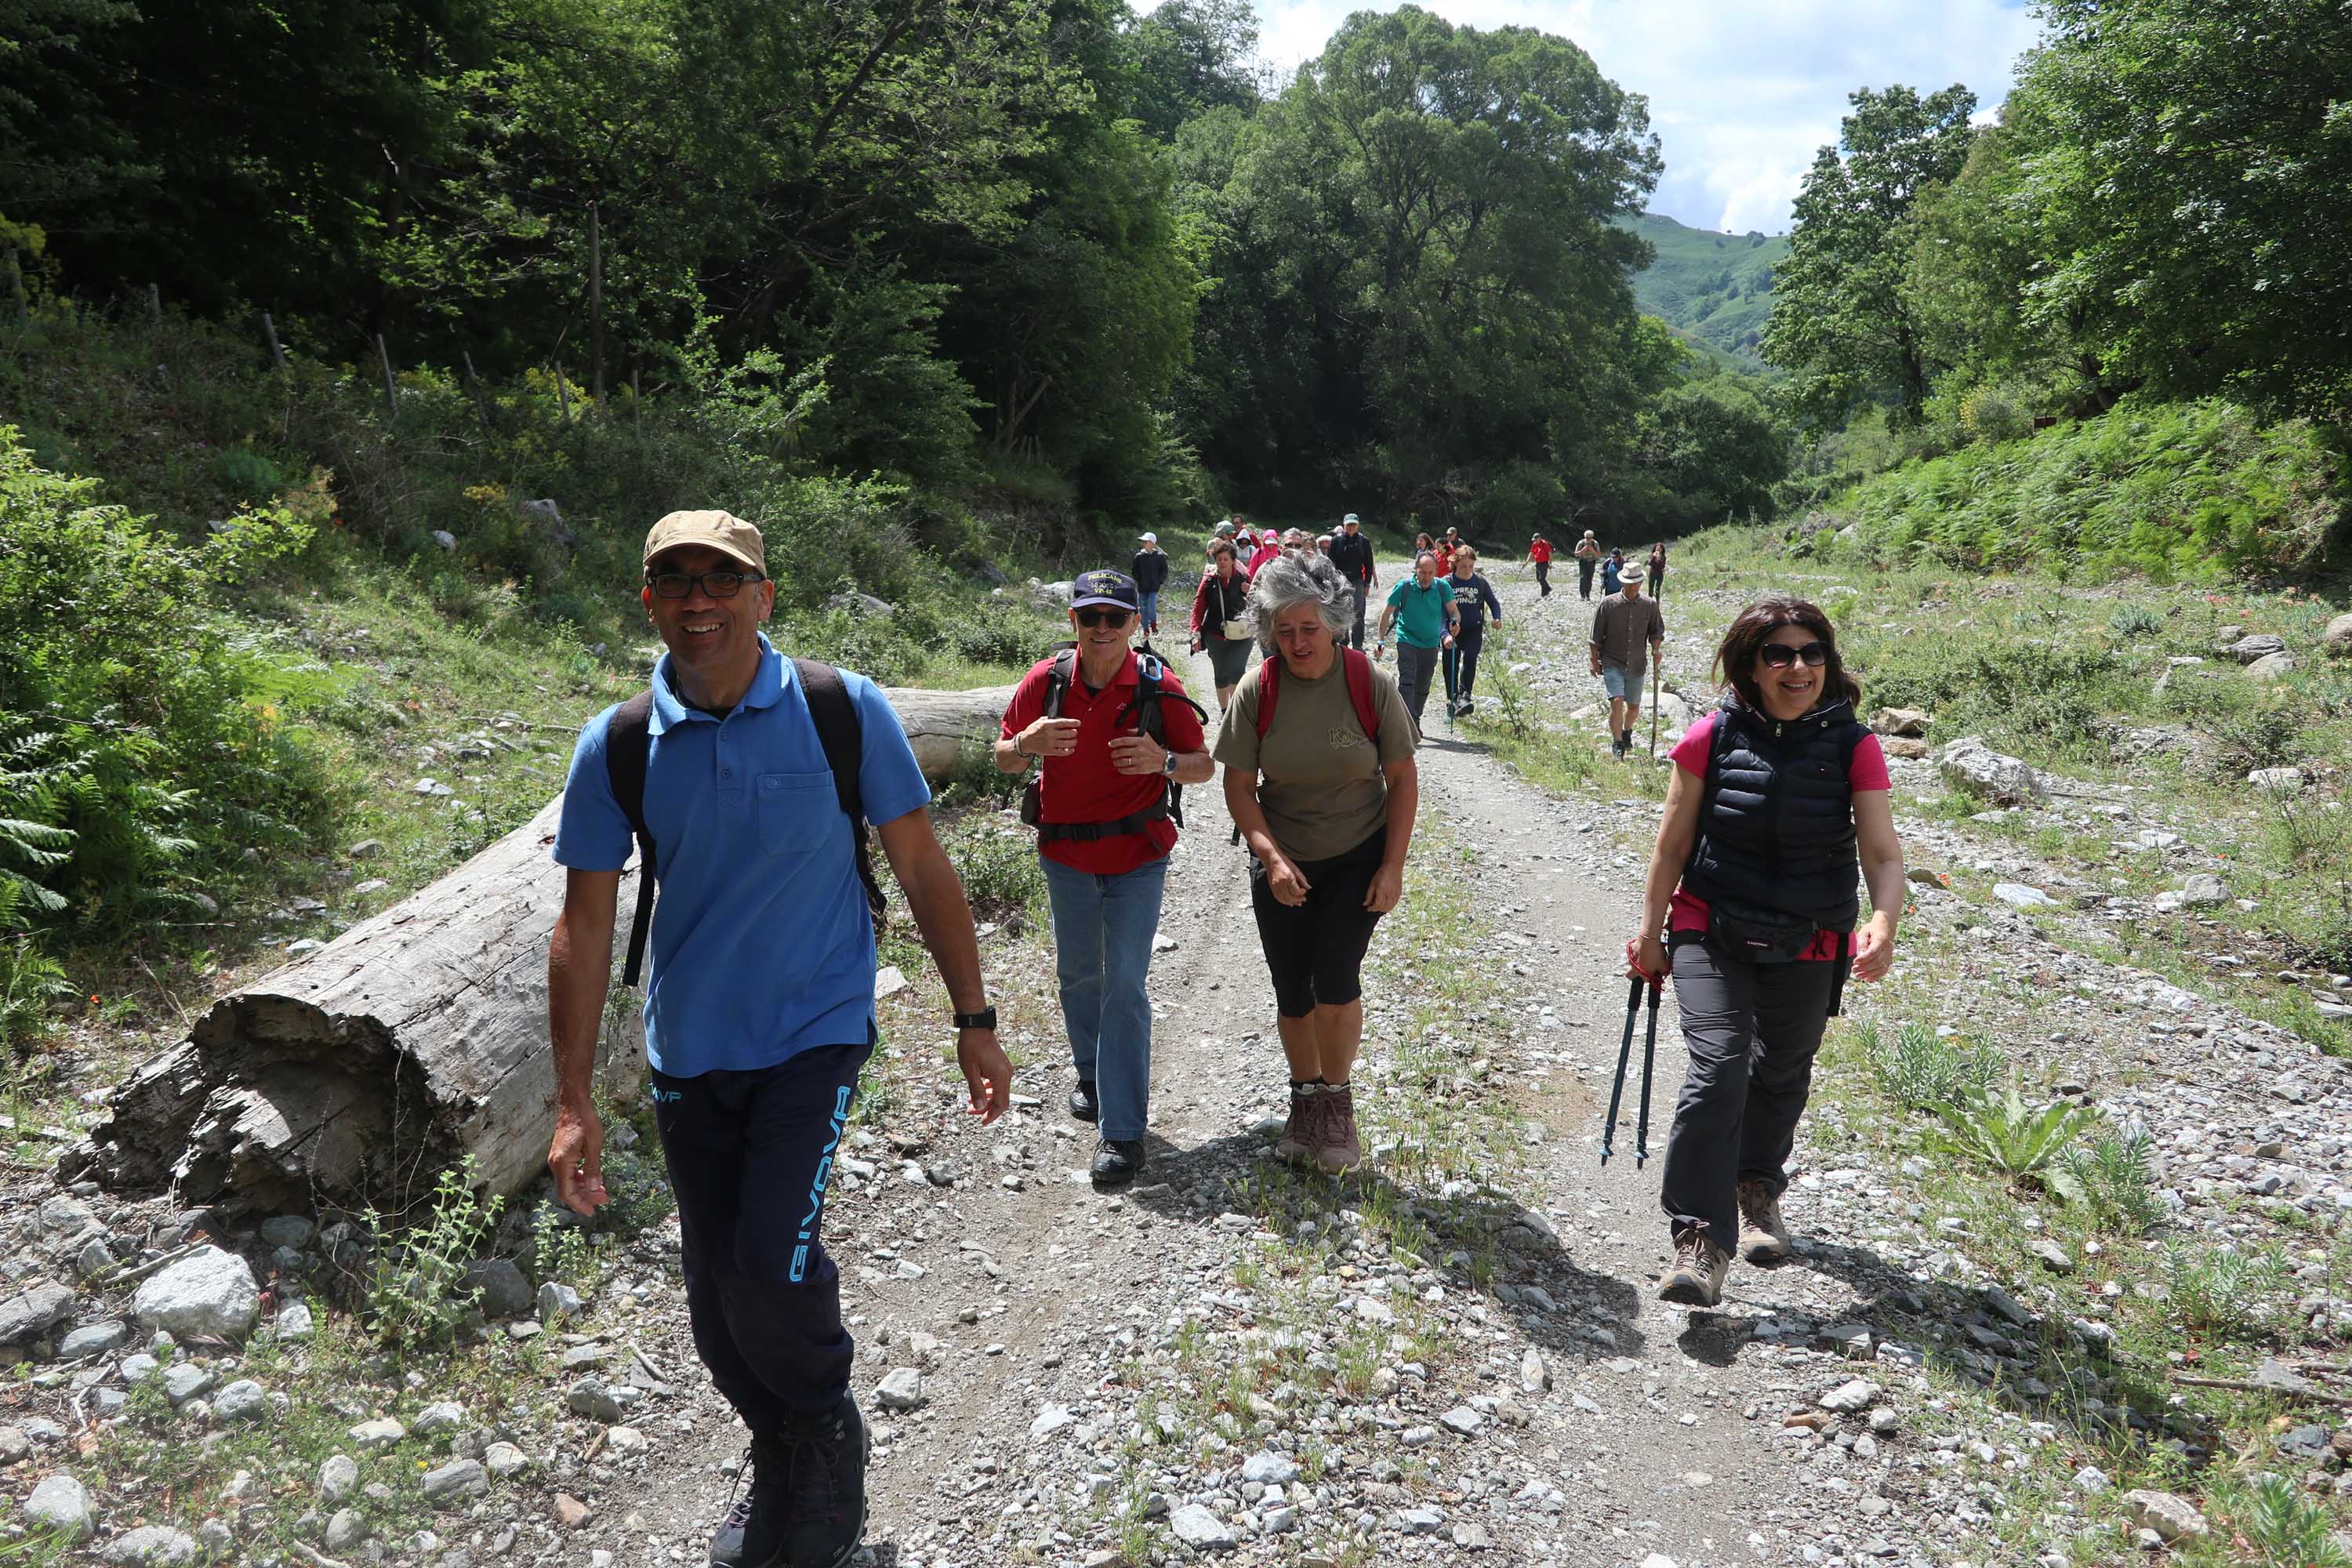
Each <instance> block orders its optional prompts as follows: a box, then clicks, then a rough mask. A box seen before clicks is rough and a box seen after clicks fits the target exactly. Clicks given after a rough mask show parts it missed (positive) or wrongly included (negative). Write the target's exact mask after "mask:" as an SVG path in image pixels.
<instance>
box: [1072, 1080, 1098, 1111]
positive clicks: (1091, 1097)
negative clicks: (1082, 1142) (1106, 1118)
mask: <svg viewBox="0 0 2352 1568" xmlns="http://www.w3.org/2000/svg"><path fill="white" fill-rule="evenodd" d="M1070 1114H1071V1115H1073V1116H1075V1117H1076V1118H1077V1119H1078V1120H1079V1121H1093V1120H1094V1119H1095V1118H1096V1117H1097V1116H1100V1115H1101V1114H1102V1106H1101V1105H1100V1104H1098V1103H1097V1101H1096V1100H1095V1080H1094V1079H1090V1078H1082V1079H1078V1087H1077V1088H1076V1089H1072V1090H1070Z"/></svg>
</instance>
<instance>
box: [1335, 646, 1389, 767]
mask: <svg viewBox="0 0 2352 1568" xmlns="http://www.w3.org/2000/svg"><path fill="white" fill-rule="evenodd" d="M1339 668H1340V669H1341V670H1342V671H1343V672H1344V673H1345V674H1346V676H1347V679H1348V700H1349V701H1350V702H1352V703H1354V704H1355V707H1356V722H1357V723H1359V724H1361V725H1362V726H1363V727H1364V739H1366V740H1368V741H1370V742H1371V743H1372V749H1373V750H1374V751H1376V752H1377V751H1378V750H1380V744H1381V705H1380V704H1379V703H1378V702H1376V701H1374V700H1373V695H1372V661H1371V660H1370V659H1369V658H1365V657H1364V651H1363V649H1361V648H1354V647H1344V648H1341V649H1340V650H1339Z"/></svg>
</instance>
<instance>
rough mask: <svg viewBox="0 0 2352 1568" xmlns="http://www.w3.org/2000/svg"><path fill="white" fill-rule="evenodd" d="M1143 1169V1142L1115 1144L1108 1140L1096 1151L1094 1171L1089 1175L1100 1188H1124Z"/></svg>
mask: <svg viewBox="0 0 2352 1568" xmlns="http://www.w3.org/2000/svg"><path fill="white" fill-rule="evenodd" d="M1142 1169H1143V1140H1142V1139H1140V1138H1138V1139H1136V1140H1135V1141H1134V1142H1131V1143H1114V1142H1111V1141H1110V1140H1109V1139H1108V1138H1106V1139H1104V1140H1103V1141H1102V1145H1101V1147H1099V1148H1097V1150H1096V1151H1095V1163H1094V1169H1093V1170H1092V1171H1090V1172H1088V1173H1087V1174H1089V1175H1091V1176H1092V1177H1093V1178H1094V1183H1095V1185H1097V1186H1098V1187H1123V1186H1125V1185H1127V1184H1128V1183H1129V1182H1131V1181H1133V1180H1135V1175H1136V1173H1137V1172H1139V1171H1140V1170H1142Z"/></svg>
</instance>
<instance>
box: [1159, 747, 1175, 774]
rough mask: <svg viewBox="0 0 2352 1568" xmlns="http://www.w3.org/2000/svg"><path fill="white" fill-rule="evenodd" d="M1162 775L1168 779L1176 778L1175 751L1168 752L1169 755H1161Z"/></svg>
mask: <svg viewBox="0 0 2352 1568" xmlns="http://www.w3.org/2000/svg"><path fill="white" fill-rule="evenodd" d="M1175 776H1176V753H1175V752H1169V753H1167V755H1165V756H1163V757H1161V758H1160V777H1161V778H1168V779H1172V778H1174V777H1175Z"/></svg>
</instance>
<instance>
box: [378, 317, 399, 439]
mask: <svg viewBox="0 0 2352 1568" xmlns="http://www.w3.org/2000/svg"><path fill="white" fill-rule="evenodd" d="M375 359H376V363H378V364H380V365H382V366H383V407H384V413H385V415H386V416H388V417H390V418H392V419H394V420H397V419H398V418H399V417H400V385H399V384H398V383H397V382H395V381H394V380H393V379H392V351H391V350H390V349H388V348H386V347H384V343H383V333H382V332H378V333H377V334H376V335H375Z"/></svg>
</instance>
